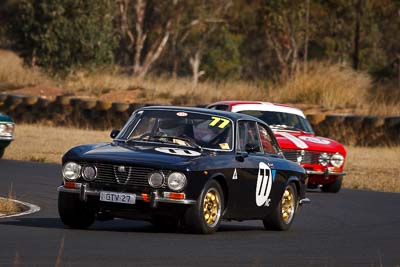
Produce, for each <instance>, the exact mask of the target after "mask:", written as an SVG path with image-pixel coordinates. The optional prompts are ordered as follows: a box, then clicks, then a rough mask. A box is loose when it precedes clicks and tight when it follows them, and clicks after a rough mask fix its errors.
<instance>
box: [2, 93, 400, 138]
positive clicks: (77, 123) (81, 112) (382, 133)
mask: <svg viewBox="0 0 400 267" xmlns="http://www.w3.org/2000/svg"><path fill="white" fill-rule="evenodd" d="M151 105H157V104H149V103H147V104H146V103H130V104H127V103H116V102H108V101H100V100H96V99H86V98H74V97H71V96H65V95H63V96H57V97H56V99H54V100H49V99H45V98H41V97H37V96H24V95H12V94H0V112H3V113H5V114H8V115H10V116H11V117H12V118H13V120H14V121H15V122H16V123H17V124H18V123H44V124H46V125H54V126H72V127H79V128H87V129H96V130H109V129H111V128H115V129H120V128H121V127H122V126H123V124H124V123H125V122H126V121H127V119H128V118H129V117H130V115H131V114H132V112H133V111H135V110H137V109H139V108H142V107H145V106H151ZM307 119H308V120H309V122H310V123H311V125H312V127H313V128H314V131H315V133H316V134H317V135H320V136H326V137H328V138H332V139H334V140H337V141H339V142H341V143H344V144H347V145H362V146H378V145H400V116H399V117H397V116H392V117H380V116H359V115H349V114H345V115H343V114H324V113H317V114H315V113H314V114H308V115H307Z"/></svg>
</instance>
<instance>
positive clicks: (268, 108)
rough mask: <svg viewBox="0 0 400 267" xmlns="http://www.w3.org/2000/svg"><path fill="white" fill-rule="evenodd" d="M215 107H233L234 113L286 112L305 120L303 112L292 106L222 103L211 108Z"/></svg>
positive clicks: (265, 103) (258, 102)
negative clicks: (244, 111) (251, 111)
mask: <svg viewBox="0 0 400 267" xmlns="http://www.w3.org/2000/svg"><path fill="white" fill-rule="evenodd" d="M214 105H229V106H231V111H232V112H239V111H243V110H260V111H273V112H284V113H290V114H295V115H298V116H301V117H303V118H305V117H306V116H305V115H304V113H303V111H301V110H300V109H298V108H295V107H293V106H290V105H285V104H277V103H270V102H260V101H220V102H216V103H213V104H211V105H209V106H214Z"/></svg>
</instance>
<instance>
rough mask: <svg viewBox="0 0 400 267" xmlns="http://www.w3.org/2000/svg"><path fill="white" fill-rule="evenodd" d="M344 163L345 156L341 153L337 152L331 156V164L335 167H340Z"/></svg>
mask: <svg viewBox="0 0 400 267" xmlns="http://www.w3.org/2000/svg"><path fill="white" fill-rule="evenodd" d="M343 163H344V157H343V155H342V154H340V153H335V154H333V155H332V157H331V164H332V166H333V167H336V168H339V167H341V166H342V165H343Z"/></svg>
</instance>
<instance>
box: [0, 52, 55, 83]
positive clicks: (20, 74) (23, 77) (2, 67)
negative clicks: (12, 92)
mask: <svg viewBox="0 0 400 267" xmlns="http://www.w3.org/2000/svg"><path fill="white" fill-rule="evenodd" d="M49 82H50V80H49V78H48V77H46V75H44V74H43V73H41V72H40V71H39V70H35V69H32V68H28V67H27V66H25V65H24V64H23V61H22V59H21V58H20V57H18V56H17V55H16V54H15V53H13V52H10V51H7V50H1V49H0V89H1V87H6V88H8V87H12V88H18V87H23V86H31V85H37V84H43V83H49Z"/></svg>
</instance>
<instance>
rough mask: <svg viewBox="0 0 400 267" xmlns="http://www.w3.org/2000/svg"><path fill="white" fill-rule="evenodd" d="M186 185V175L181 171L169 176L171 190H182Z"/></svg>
mask: <svg viewBox="0 0 400 267" xmlns="http://www.w3.org/2000/svg"><path fill="white" fill-rule="evenodd" d="M185 185H186V176H185V175H184V174H183V173H180V172H173V173H171V174H170V175H169V176H168V187H169V188H170V189H171V190H174V191H179V190H182V189H183V188H184V187H185Z"/></svg>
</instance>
